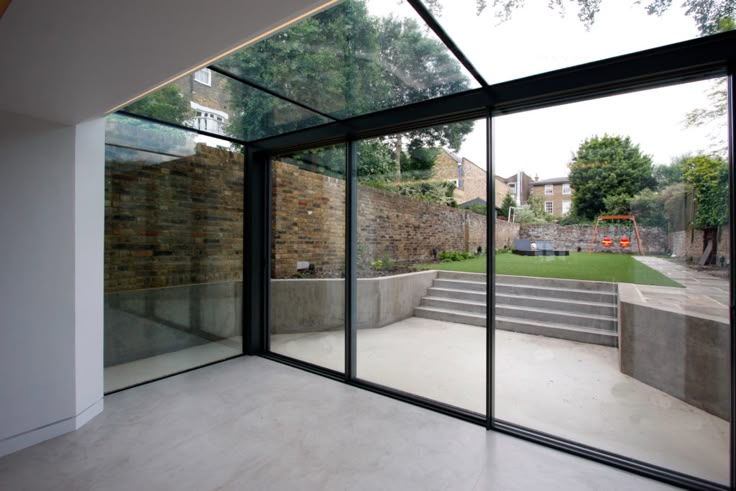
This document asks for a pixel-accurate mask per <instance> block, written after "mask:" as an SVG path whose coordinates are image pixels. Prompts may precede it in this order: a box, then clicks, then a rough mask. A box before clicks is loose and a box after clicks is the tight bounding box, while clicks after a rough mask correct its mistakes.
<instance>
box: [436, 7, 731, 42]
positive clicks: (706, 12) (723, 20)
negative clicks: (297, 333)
mask: <svg viewBox="0 0 736 491" xmlns="http://www.w3.org/2000/svg"><path fill="white" fill-rule="evenodd" d="M613 1H619V0H613ZM440 2H441V0H425V3H426V5H427V6H428V8H429V9H430V10H431V11H432V12H433V13H434V14H435V15H441V14H442V4H441V3H440ZM602 3H603V0H567V1H565V0H549V1H548V2H547V5H548V6H549V8H551V9H555V10H558V11H559V12H560V13H562V14H564V13H565V11H566V10H567V7H568V4H577V6H578V18H579V19H580V21H581V22H582V23H583V24H584V25H585V27H587V28H590V27H591V26H592V25H593V23H594V22H595V16H596V14H598V12H599V11H600V8H601V4H602ZM636 3H637V4H644V8H645V9H646V11H647V14H649V15H662V14H664V13H665V12H666V11H667V10H669V9H670V7H672V0H649V2H647V3H644V2H643V1H637V2H636ZM524 4H525V0H493V3H492V7H493V9H494V15H495V16H496V18H498V19H499V20H500V21H502V22H504V21H507V20H509V19H510V18H511V16H512V15H513V13H514V11H515V10H518V9H519V8H522V7H523V6H524ZM475 5H476V11H477V12H478V15H480V14H481V13H482V12H483V11H484V10H486V9H487V8H488V0H475ZM682 7H683V8H684V9H685V14H686V15H688V16H690V17H692V18H693V19H694V20H695V24H696V25H697V27H698V30H699V31H700V34H701V35H702V36H706V35H708V34H714V33H716V32H722V30H723V29H725V28H727V27H729V26H730V28H731V29H733V19H734V13H735V12H736V1H734V0H684V1H683V2H682Z"/></svg>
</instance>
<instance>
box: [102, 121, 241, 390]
mask: <svg viewBox="0 0 736 491" xmlns="http://www.w3.org/2000/svg"><path fill="white" fill-rule="evenodd" d="M229 147H230V145H229V143H227V142H224V141H218V140H215V139H214V138H202V137H199V136H197V135H195V134H192V133H191V132H188V131H184V130H177V129H172V128H169V127H166V126H161V125H157V124H153V123H149V122H143V121H139V120H136V119H133V118H128V117H123V116H119V115H113V116H110V117H109V118H108V121H107V135H106V155H105V354H104V363H105V391H106V392H110V391H113V390H117V389H121V388H125V387H129V386H131V385H135V384H137V383H140V382H144V381H147V380H152V379H155V378H159V377H162V376H165V375H170V374H172V373H176V372H180V371H182V370H187V369H190V368H193V367H196V366H200V365H204V364H207V363H210V362H213V361H217V360H221V359H223V358H227V357H230V356H235V355H238V354H241V353H242V340H241V325H242V321H241V305H242V298H241V297H242V270H243V261H242V258H243V257H242V251H243V229H242V224H243V156H242V154H240V153H239V152H233V151H231V150H230V148H229Z"/></svg>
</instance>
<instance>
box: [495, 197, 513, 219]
mask: <svg viewBox="0 0 736 491" xmlns="http://www.w3.org/2000/svg"><path fill="white" fill-rule="evenodd" d="M513 206H516V201H515V200H514V197H513V196H511V194H510V193H506V196H504V197H503V201H502V202H501V209H500V210H499V212H498V213H499V215H501V216H504V217H508V216H509V208H511V207H513Z"/></svg>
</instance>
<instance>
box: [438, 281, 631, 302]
mask: <svg viewBox="0 0 736 491" xmlns="http://www.w3.org/2000/svg"><path fill="white" fill-rule="evenodd" d="M435 281H436V280H435ZM496 293H505V294H507V295H521V296H531V297H548V298H558V299H566V300H577V301H579V302H599V303H607V304H615V303H616V296H615V295H611V294H607V293H602V292H588V291H585V292H581V291H568V290H554V289H552V290H543V289H540V288H534V287H528V286H519V285H496Z"/></svg>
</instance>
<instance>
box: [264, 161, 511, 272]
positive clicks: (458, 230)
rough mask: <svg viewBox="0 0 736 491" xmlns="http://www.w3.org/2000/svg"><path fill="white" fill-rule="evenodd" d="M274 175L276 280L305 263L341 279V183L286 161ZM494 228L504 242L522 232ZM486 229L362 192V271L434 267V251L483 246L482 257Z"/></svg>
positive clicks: (387, 195)
mask: <svg viewBox="0 0 736 491" xmlns="http://www.w3.org/2000/svg"><path fill="white" fill-rule="evenodd" d="M272 172H273V190H272V200H273V201H272V207H273V216H272V227H273V238H272V252H271V253H272V275H273V277H274V278H290V277H293V276H294V275H295V274H296V273H297V270H296V267H297V262H298V261H308V262H309V263H311V264H313V265H314V267H315V270H316V271H317V272H319V273H328V274H329V273H333V274H335V273H338V274H339V273H341V272H342V271H343V267H344V242H345V232H344V227H345V225H344V213H345V184H344V181H342V180H339V179H336V178H332V177H327V176H323V175H320V174H318V173H314V172H309V171H307V170H303V169H300V168H298V167H296V166H294V165H291V164H287V163H284V162H274V164H273V171H272ZM496 227H497V228H496V230H497V232H496V233H497V235H499V237H501V239H500V240H503V241H506V242H507V241H509V240H512V237H513V236H515V234H516V233H518V227H519V226H518V224H509V223H507V222H498V223H497V225H496ZM485 230H486V217H485V216H483V215H478V214H476V213H473V212H470V211H468V210H463V209H457V208H450V207H448V206H444V205H436V204H432V203H426V202H423V201H419V200H417V199H414V198H410V197H406V196H400V195H398V194H396V193H392V192H389V191H384V190H380V189H375V188H371V187H367V186H359V187H358V255H359V260H360V261H362V262H363V264H370V262H371V261H374V260H376V259H381V258H383V257H384V256H388V257H389V258H390V259H392V260H394V261H397V262H401V263H415V262H421V261H429V260H431V259H432V249H433V248H434V249H437V250H438V251H443V250H453V251H469V252H472V251H475V250H476V249H477V248H478V247H479V246H480V247H482V249H483V250H484V251H485V250H486V247H487V242H486V234H485ZM499 230H500V231H501V232H499ZM498 243H500V242H498Z"/></svg>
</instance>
